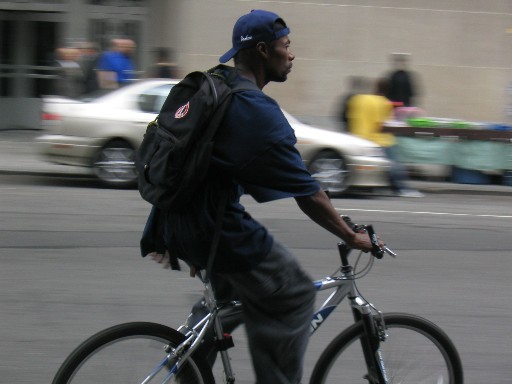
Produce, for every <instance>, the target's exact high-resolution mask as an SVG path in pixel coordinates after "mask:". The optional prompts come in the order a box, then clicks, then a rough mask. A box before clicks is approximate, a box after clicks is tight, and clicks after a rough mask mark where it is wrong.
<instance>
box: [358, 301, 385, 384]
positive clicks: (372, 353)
mask: <svg viewBox="0 0 512 384" xmlns="http://www.w3.org/2000/svg"><path fill="white" fill-rule="evenodd" d="M352 313H353V315H354V319H355V321H356V322H358V321H361V322H362V324H363V329H364V332H363V337H361V339H360V343H361V348H362V350H363V355H364V359H365V361H366V366H367V370H368V372H367V374H366V376H365V379H366V380H368V383H370V384H388V383H389V378H388V376H387V373H386V367H385V365H384V359H383V356H382V353H381V350H380V343H381V342H383V341H385V340H386V337H387V335H386V331H385V324H384V318H383V317H382V314H381V313H380V312H379V311H378V310H377V309H376V308H375V307H373V306H372V305H371V304H370V303H368V302H366V301H365V300H363V299H362V298H361V297H354V298H352ZM376 313H377V315H376Z"/></svg>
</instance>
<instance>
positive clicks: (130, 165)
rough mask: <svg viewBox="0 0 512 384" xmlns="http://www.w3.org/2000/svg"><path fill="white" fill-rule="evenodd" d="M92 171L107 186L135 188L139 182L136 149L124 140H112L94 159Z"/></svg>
mask: <svg viewBox="0 0 512 384" xmlns="http://www.w3.org/2000/svg"><path fill="white" fill-rule="evenodd" d="M92 169H93V171H94V174H95V175H96V177H97V178H98V179H99V180H100V181H101V182H102V183H103V184H105V185H107V186H111V187H131V186H134V185H136V182H137V173H136V170H135V149H134V148H133V147H132V146H131V145H130V144H129V143H128V142H126V141H124V140H120V139H116V140H111V141H109V142H108V143H107V144H105V145H104V146H103V148H101V149H100V150H99V151H98V153H97V154H96V156H95V157H94V160H93V163H92Z"/></svg>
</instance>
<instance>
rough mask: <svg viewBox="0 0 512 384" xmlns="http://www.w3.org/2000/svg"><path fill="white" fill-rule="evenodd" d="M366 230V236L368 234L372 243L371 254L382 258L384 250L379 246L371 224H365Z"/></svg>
mask: <svg viewBox="0 0 512 384" xmlns="http://www.w3.org/2000/svg"><path fill="white" fill-rule="evenodd" d="M366 230H367V231H368V236H370V242H371V243H372V255H373V256H375V257H376V258H377V259H382V257H383V256H384V250H383V249H381V247H380V246H379V241H378V239H377V235H376V234H375V231H374V229H373V226H372V225H367V226H366Z"/></svg>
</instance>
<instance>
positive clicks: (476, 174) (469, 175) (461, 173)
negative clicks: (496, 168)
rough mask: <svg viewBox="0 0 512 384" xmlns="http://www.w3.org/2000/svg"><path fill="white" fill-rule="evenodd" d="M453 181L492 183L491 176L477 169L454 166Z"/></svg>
mask: <svg viewBox="0 0 512 384" xmlns="http://www.w3.org/2000/svg"><path fill="white" fill-rule="evenodd" d="M452 181H453V182H454V183H459V184H490V182H491V177H490V176H489V175H487V174H485V173H483V172H481V171H477V170H475V169H464V168H459V167H453V168H452Z"/></svg>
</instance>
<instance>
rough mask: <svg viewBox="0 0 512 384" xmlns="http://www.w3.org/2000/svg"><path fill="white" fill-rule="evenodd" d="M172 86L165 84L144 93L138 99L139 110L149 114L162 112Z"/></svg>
mask: <svg viewBox="0 0 512 384" xmlns="http://www.w3.org/2000/svg"><path fill="white" fill-rule="evenodd" d="M172 86H173V85H172V84H164V85H159V86H158V87H154V88H151V89H148V90H146V91H144V93H141V94H140V95H139V97H138V98H137V104H138V106H139V108H140V109H141V110H142V111H143V112H148V113H158V112H160V108H162V105H163V104H164V101H165V99H166V98H167V95H168V94H169V91H170V90H171V88H172Z"/></svg>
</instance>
